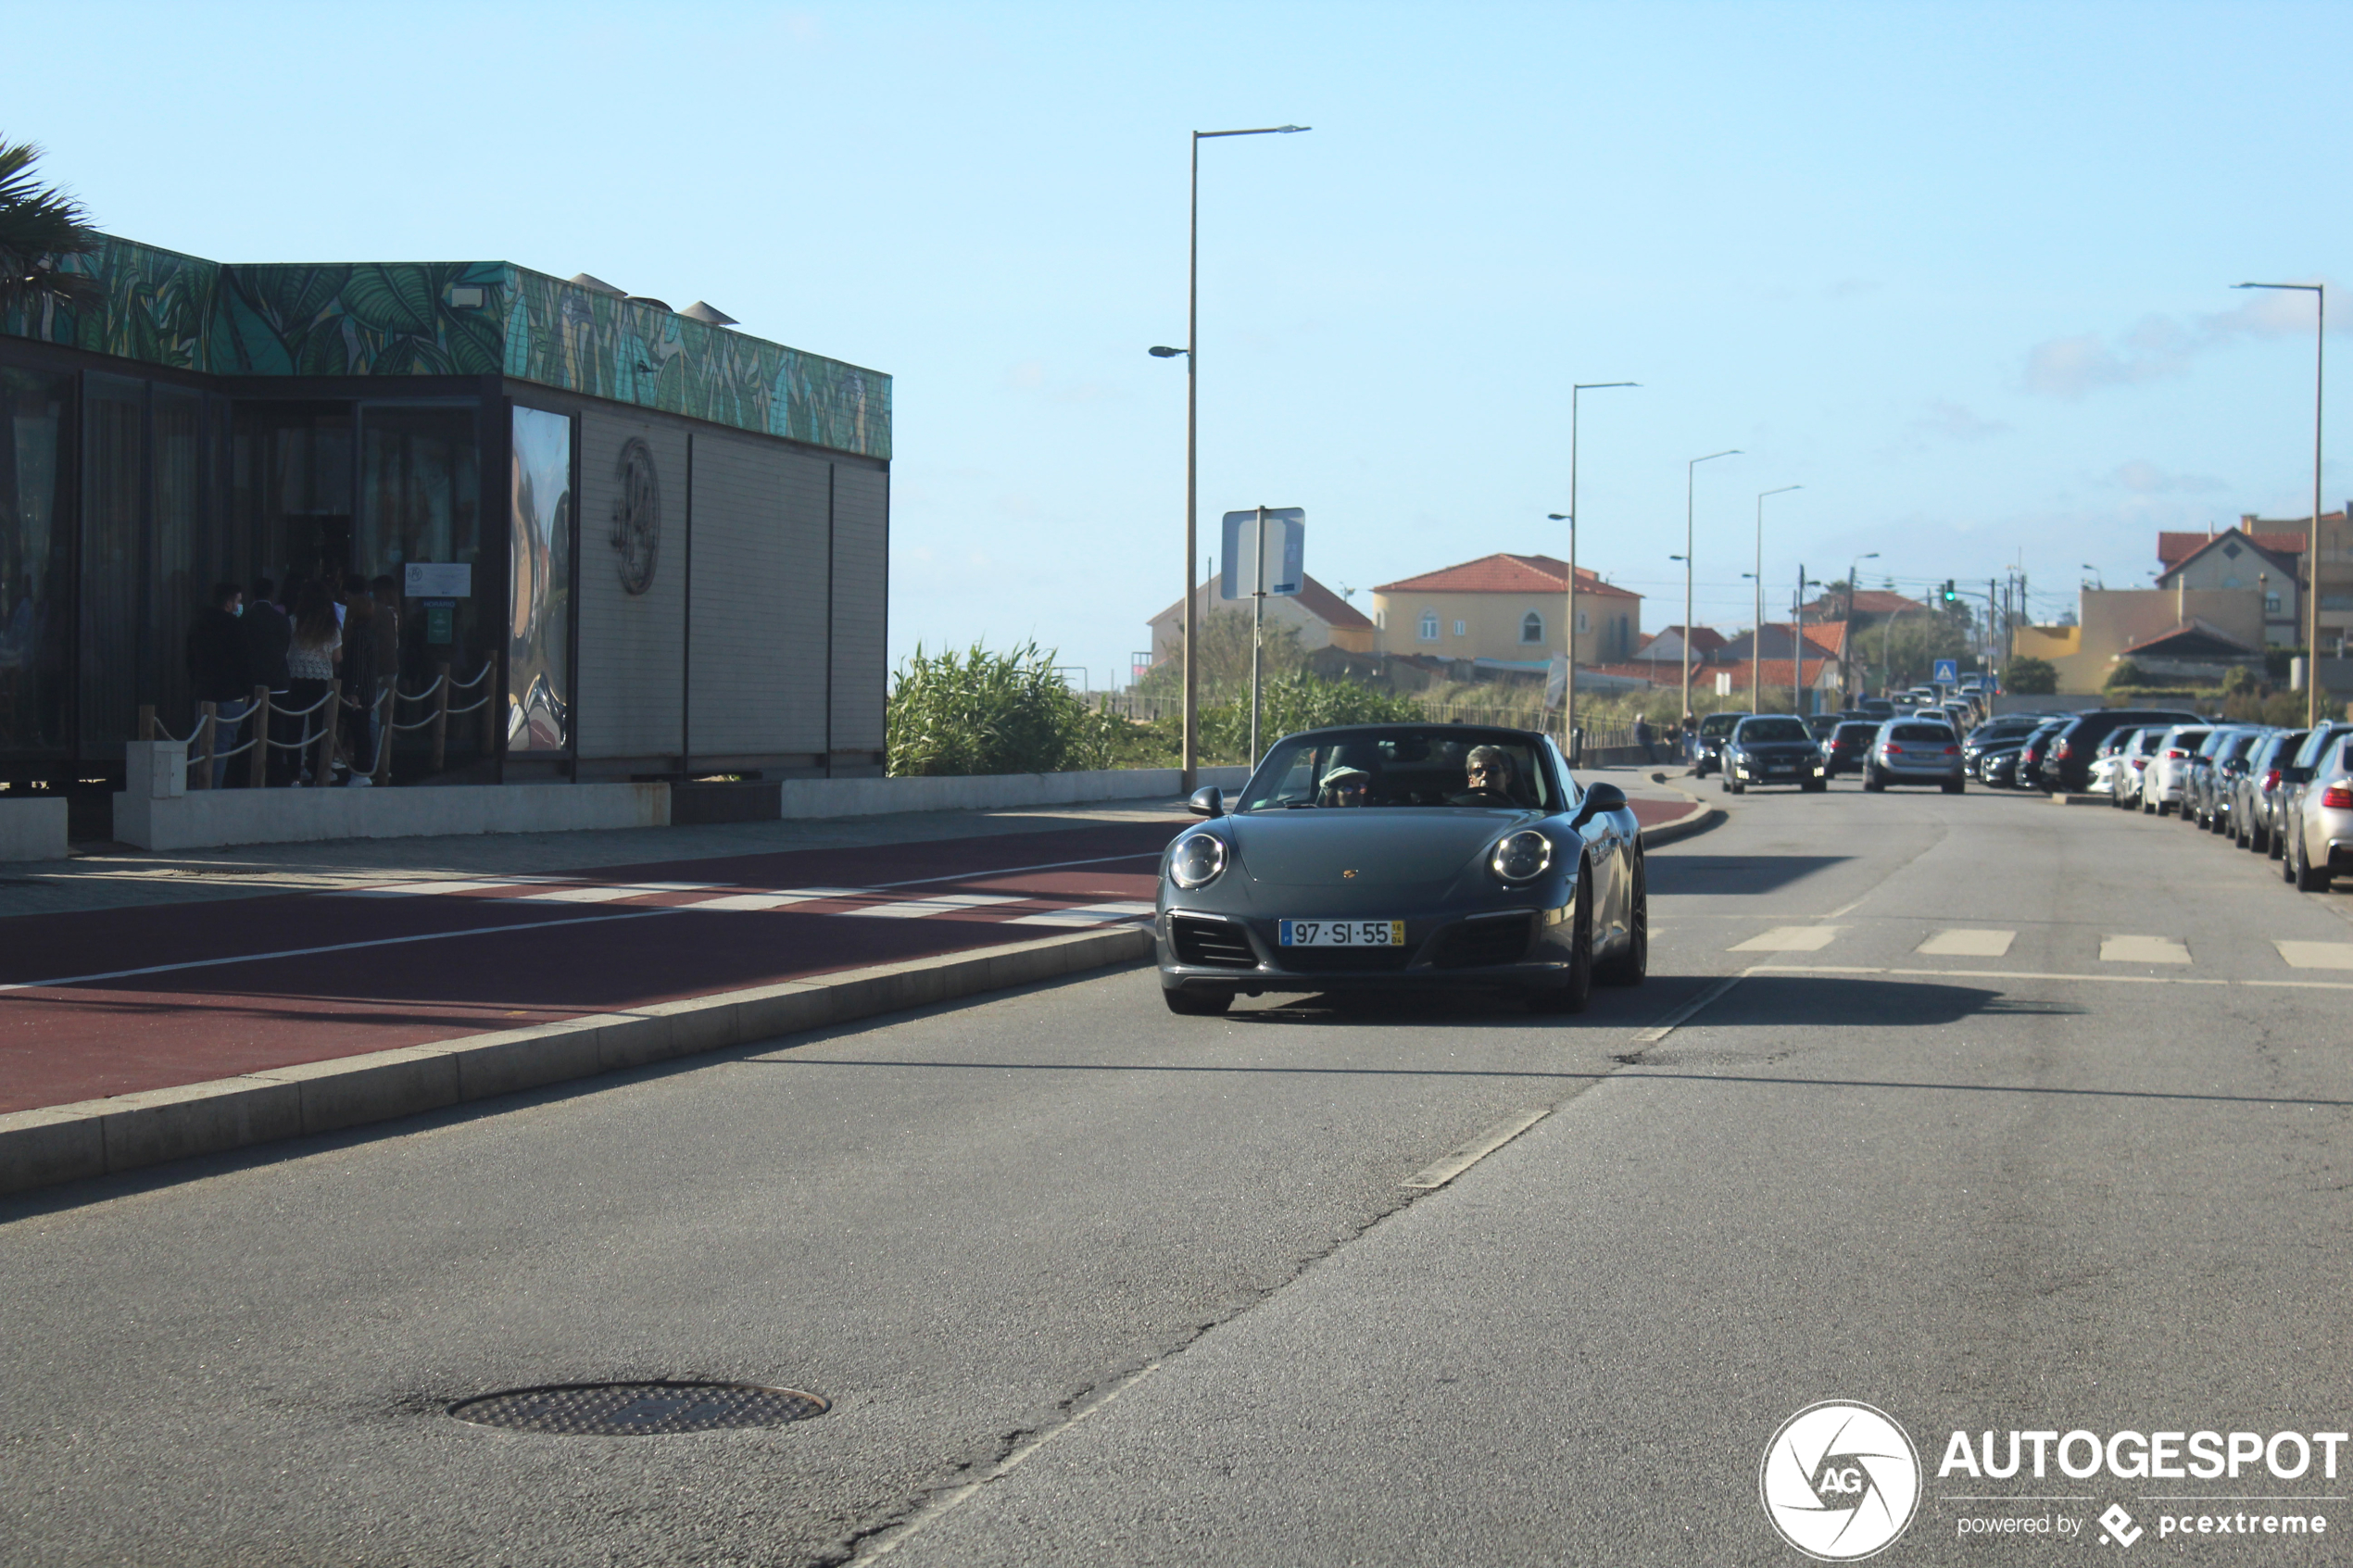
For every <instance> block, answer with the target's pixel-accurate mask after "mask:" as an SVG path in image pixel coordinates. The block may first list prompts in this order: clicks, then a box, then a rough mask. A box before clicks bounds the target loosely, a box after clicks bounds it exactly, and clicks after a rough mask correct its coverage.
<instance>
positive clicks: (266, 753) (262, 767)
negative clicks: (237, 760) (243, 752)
mask: <svg viewBox="0 0 2353 1568" xmlns="http://www.w3.org/2000/svg"><path fill="white" fill-rule="evenodd" d="M245 733H246V734H250V735H251V736H253V751H252V753H251V754H250V755H249V756H247V758H246V759H245V787H246V788H247V789H261V788H263V787H265V786H267V785H268V784H269V783H270V688H269V687H268V686H266V685H261V686H256V687H254V688H253V701H252V703H251V704H250V705H249V706H248V707H247V708H246V709H245Z"/></svg>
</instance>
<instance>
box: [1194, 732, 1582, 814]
mask: <svg viewBox="0 0 2353 1568" xmlns="http://www.w3.org/2000/svg"><path fill="white" fill-rule="evenodd" d="M1557 804H1558V803H1557V802H1556V801H1555V800H1554V797H1553V787H1552V783H1551V781H1550V780H1549V779H1548V778H1547V777H1546V776H1545V773H1544V767H1543V763H1542V761H1541V759H1539V757H1538V756H1537V746H1536V743H1535V742H1533V741H1531V740H1530V739H1529V737H1528V736H1527V735H1525V734H1516V733H1514V732H1511V731H1494V732H1482V731H1478V730H1462V729H1455V728H1451V727H1450V728H1445V729H1424V728H1418V727H1409V726H1402V725H1401V726H1399V727H1398V728H1395V729H1361V730H1345V731H1338V732H1335V731H1325V732H1322V733H1321V734H1314V733H1311V734H1303V735H1293V736H1291V737H1290V738H1288V739H1286V740H1283V741H1280V742H1278V743H1277V745H1276V746H1275V748H1274V749H1273V750H1272V751H1269V752H1268V753H1267V754H1266V760H1265V762H1263V763H1261V764H1260V765H1259V768H1258V771H1257V772H1255V773H1253V774H1252V775H1251V780H1250V783H1249V784H1247V785H1245V786H1244V792H1243V798H1242V802H1241V806H1240V808H1239V809H1241V810H1244V811H1265V810H1304V809H1318V808H1344V807H1353V806H1461V807H1474V808H1476V807H1485V808H1488V809H1494V808H1496V807H1520V808H1529V807H1534V808H1539V809H1544V810H1553V809H1557Z"/></svg>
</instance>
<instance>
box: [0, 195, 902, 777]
mask: <svg viewBox="0 0 2353 1568" xmlns="http://www.w3.org/2000/svg"><path fill="white" fill-rule="evenodd" d="M65 266H66V269H67V270H72V271H78V272H80V273H82V274H84V275H85V276H87V277H89V278H90V279H92V281H93V282H94V284H95V285H96V288H95V290H94V299H93V300H92V301H91V302H89V303H86V304H85V305H83V306H82V307H81V308H78V309H73V308H67V307H63V306H60V305H57V304H56V303H54V302H44V303H41V304H37V305H31V306H24V307H15V308H12V309H0V782H6V783H8V784H11V785H12V786H13V787H16V788H19V789H21V788H25V787H28V786H31V785H44V786H50V787H59V786H61V785H62V784H65V783H69V782H72V783H78V784H81V785H82V787H85V788H98V787H104V786H106V785H107V784H109V783H110V781H112V780H114V779H116V778H119V776H120V769H121V765H122V757H123V747H124V744H125V742H127V741H129V740H131V739H132V738H133V731H134V726H135V724H136V721H137V714H138V712H139V710H140V709H141V708H142V707H143V706H152V707H153V708H154V709H155V710H156V713H157V717H158V719H159V721H161V722H162V723H163V724H164V725H165V726H166V727H167V728H169V729H170V731H171V733H173V734H184V733H185V732H186V730H187V728H188V726H189V724H190V723H191V722H192V720H193V703H192V702H191V700H190V696H189V693H190V685H189V675H188V671H187V668H186V661H185V655H184V652H183V647H184V642H185V636H186V631H187V628H188V626H189V625H190V623H191V619H192V618H193V617H194V616H195V613H196V612H197V610H198V609H199V608H202V607H203V606H204V604H205V603H206V602H207V599H208V593H209V591H210V589H211V588H212V586H213V584H215V583H224V582H227V583H251V582H252V581H253V580H255V579H256V578H258V577H263V576H267V577H270V578H271V579H274V580H277V581H279V582H281V583H283V581H284V580H285V579H287V578H288V577H289V576H290V575H291V576H294V577H297V578H313V577H318V576H322V575H328V576H333V577H337V578H340V577H342V576H343V575H344V574H346V573H349V572H357V573H359V574H361V575H364V576H368V577H371V578H373V577H376V576H379V575H390V576H392V577H393V578H394V579H395V580H396V583H399V584H401V586H402V588H403V591H404V597H403V599H402V601H401V613H400V616H399V624H400V659H399V664H400V669H399V672H398V673H399V679H400V682H401V684H402V688H403V689H404V690H414V689H419V688H422V686H424V685H427V684H430V683H431V682H432V680H433V679H434V674H435V672H436V671H438V670H439V669H440V668H441V667H442V666H445V665H447V666H448V667H449V668H450V669H451V670H452V671H453V672H454V673H455V675H456V677H457V678H458V679H459V680H463V679H466V678H468V677H470V676H472V675H474V674H476V673H477V672H479V671H483V670H485V669H486V670H487V671H488V675H487V676H486V680H487V682H488V683H489V689H490V690H491V692H492V694H493V696H492V700H493V702H494V704H495V709H494V710H495V712H496V713H497V715H499V721H498V722H497V723H496V724H495V725H492V726H485V727H483V729H481V730H479V731H477V730H473V729H465V730H463V731H462V733H456V732H453V734H455V735H456V738H455V740H454V741H453V744H452V745H451V746H450V747H449V748H448V751H447V770H446V771H445V773H444V774H443V775H442V776H445V777H449V778H460V777H462V778H465V779H467V780H469V781H470V782H482V781H484V780H488V779H494V778H495V779H503V780H509V781H524V780H535V781H546V780H549V779H556V778H579V779H598V778H602V779H612V778H628V777H638V778H653V777H682V776H689V775H695V774H702V773H710V772H734V773H754V774H760V775H761V776H765V777H772V778H774V777H793V776H814V775H871V774H875V773H879V772H880V771H881V761H882V752H883V698H884V688H885V683H886V679H887V670H886V665H885V655H884V616H885V608H886V603H887V540H888V529H889V476H890V417H891V402H890V399H891V383H890V378H889V377H887V376H886V375H882V374H879V373H877V372H875V371H873V370H862V369H860V368H859V367H857V366H855V365H849V364H844V363H842V362H840V361H838V360H835V359H828V358H822V357H820V356H817V355H813V354H807V353H803V352H801V351H799V350H798V349H793V348H788V347H786V346H784V345H780V344H774V343H769V342H765V341H762V340H761V339H759V338H756V337H752V336H750V335H749V334H747V333H743V332H736V331H733V330H731V327H730V326H729V325H728V324H726V318H724V317H723V316H720V315H719V314H718V313H717V312H715V311H712V310H711V309H710V308H709V307H701V306H699V305H698V306H694V307H687V310H686V312H681V311H677V310H673V309H672V308H670V307H669V306H667V305H666V304H664V303H663V302H661V301H660V300H651V299H645V298H639V297H634V296H630V295H625V294H624V293H623V291H621V290H619V289H617V288H614V287H612V286H611V285H610V284H606V283H603V282H598V280H596V279H593V278H589V277H586V276H585V275H583V276H581V277H577V278H574V279H573V280H570V281H562V280H559V279H556V278H554V277H550V276H547V275H546V274H543V273H539V272H535V271H532V270H529V269H527V268H522V267H518V266H515V265H513V264H512V263H510V262H503V261H473V262H413V263H409V262H403V263H359V264H346V265H333V266H307V265H277V264H271V265H252V266H247V265H229V264H222V263H219V262H213V261H207V260H203V259H200V258H198V257H191V256H182V255H179V254H176V253H174V252H170V251H166V250H159V249H157V248H155V247H153V246H149V245H137V244H133V243H132V242H130V241H126V240H120V239H108V240H107V242H106V243H105V244H104V245H102V246H101V247H100V248H99V249H97V250H96V251H94V252H92V253H90V254H89V255H86V256H82V257H72V258H69V259H68V261H67V262H66V264H65ZM383 673H384V678H390V676H391V673H392V672H391V671H384V672H383ZM474 689H480V688H474ZM469 737H472V738H469ZM398 744H399V746H401V747H404V748H405V750H403V751H401V752H399V753H397V754H396V755H398V756H399V757H400V759H401V760H400V765H399V766H397V767H396V770H395V771H396V774H397V775H398V776H399V777H401V778H403V779H407V780H415V779H417V778H418V777H419V773H420V770H419V767H418V765H417V759H416V756H415V755H414V753H415V750H416V746H418V744H419V743H418V742H416V741H415V740H414V739H413V738H412V739H409V740H404V741H402V742H400V743H398Z"/></svg>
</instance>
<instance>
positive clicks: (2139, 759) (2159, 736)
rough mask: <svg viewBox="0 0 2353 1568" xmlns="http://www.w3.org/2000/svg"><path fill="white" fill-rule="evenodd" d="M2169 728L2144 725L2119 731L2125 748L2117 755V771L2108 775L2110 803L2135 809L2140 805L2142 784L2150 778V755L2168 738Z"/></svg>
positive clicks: (2157, 725)
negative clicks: (2166, 736) (2158, 744)
mask: <svg viewBox="0 0 2353 1568" xmlns="http://www.w3.org/2000/svg"><path fill="white" fill-rule="evenodd" d="M2168 727H2169V726H2167V725H2164V724H2144V725H2142V726H2141V727H2140V728H2139V729H2137V730H2124V731H2120V732H2119V733H2120V734H2123V735H2124V737H2125V741H2124V745H2123V746H2122V747H2120V749H2119V750H2118V752H2117V754H2116V768H2115V771H2113V772H2111V773H2110V774H2109V775H2108V803H2109V804H2110V805H2112V806H2120V807H2122V808H2123V809H2126V810H2128V811H2129V810H2133V809H2135V808H2137V807H2138V806H2139V805H2140V803H2141V781H2142V780H2143V779H2145V778H2146V777H2148V766H2149V755H2150V753H2152V752H2154V751H2155V750H2156V749H2157V743H2158V742H2159V741H2161V740H2163V739H2164V738H2165V732H2166V730H2167V728H2168Z"/></svg>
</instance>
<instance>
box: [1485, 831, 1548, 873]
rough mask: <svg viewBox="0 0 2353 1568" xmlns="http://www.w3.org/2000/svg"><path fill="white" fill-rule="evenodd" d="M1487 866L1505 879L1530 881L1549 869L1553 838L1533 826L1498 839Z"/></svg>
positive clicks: (1488, 858)
mask: <svg viewBox="0 0 2353 1568" xmlns="http://www.w3.org/2000/svg"><path fill="white" fill-rule="evenodd" d="M1487 864H1488V868H1489V869H1490V870H1491V871H1492V872H1494V873H1495V874H1496V875H1497V876H1499V877H1501V878H1502V879H1503V880H1504V881H1505V882H1532V881H1534V880H1535V879H1536V878H1538V877H1540V876H1542V875H1543V874H1544V873H1545V872H1548V871H1550V870H1552V869H1553V841H1552V840H1551V839H1549V838H1546V837H1545V836H1544V835H1543V834H1541V833H1538V832H1536V831H1535V830H1534V829H1532V828H1530V829H1523V830H1521V831H1520V832H1518V833H1515V834H1507V835H1506V836H1504V837H1503V838H1501V839H1498V840H1497V841H1496V844H1495V848H1494V852H1493V853H1491V854H1490V855H1489V856H1488V857H1487Z"/></svg>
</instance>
